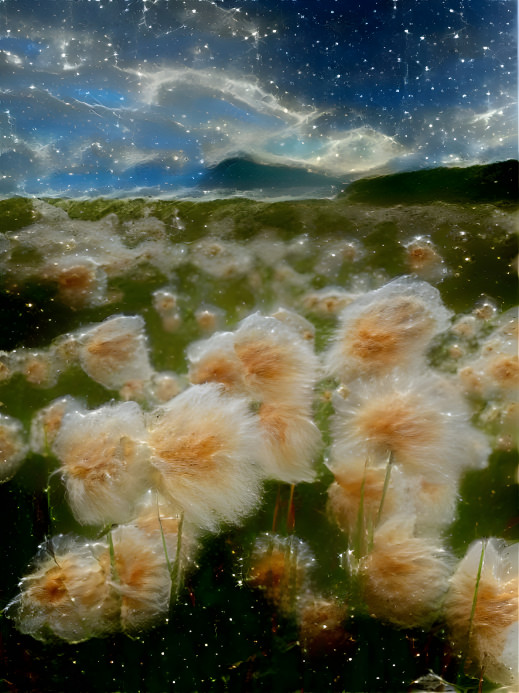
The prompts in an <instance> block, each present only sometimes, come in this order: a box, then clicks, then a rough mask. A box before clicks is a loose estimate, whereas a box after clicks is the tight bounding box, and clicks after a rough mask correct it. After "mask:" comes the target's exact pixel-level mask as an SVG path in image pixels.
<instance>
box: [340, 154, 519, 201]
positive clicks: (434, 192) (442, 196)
mask: <svg viewBox="0 0 519 693" xmlns="http://www.w3.org/2000/svg"><path fill="white" fill-rule="evenodd" d="M340 197H342V198H346V199H347V200H348V201H349V202H369V203H372V204H380V205H388V204H390V205H395V204H416V203H427V202H433V201H437V200H442V201H444V202H459V203H464V202H465V203H469V202H473V203H491V204H519V162H518V161H517V160H515V159H511V160H509V161H503V162H500V163H496V164H488V165H486V166H469V167H467V168H443V167H440V168H433V169H427V170H424V171H409V172H405V173H394V174H391V175H384V176H375V177H371V178H360V179H358V180H356V181H354V182H353V183H350V185H348V187H347V188H346V189H345V190H344V192H342V193H341V195H340Z"/></svg>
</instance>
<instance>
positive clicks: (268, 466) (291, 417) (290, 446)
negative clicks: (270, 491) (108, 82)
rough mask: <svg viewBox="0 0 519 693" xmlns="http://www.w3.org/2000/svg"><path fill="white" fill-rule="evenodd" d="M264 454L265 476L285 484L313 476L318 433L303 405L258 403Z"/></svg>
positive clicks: (318, 443)
mask: <svg viewBox="0 0 519 693" xmlns="http://www.w3.org/2000/svg"><path fill="white" fill-rule="evenodd" d="M258 417H259V423H260V428H261V431H262V433H263V439H264V442H265V449H266V454H265V457H264V469H265V476H266V477H267V478H269V479H279V480H280V481H286V482H287V483H289V484H297V483H299V482H300V481H313V480H314V479H315V468H314V465H315V461H316V456H317V453H318V451H319V447H320V445H321V433H320V431H319V429H318V428H317V426H316V425H315V423H314V422H313V421H312V418H311V416H310V414H309V413H308V412H307V411H305V409H304V408H301V407H296V406H292V405H286V404H266V403H264V404H262V405H261V406H260V408H259V409H258Z"/></svg>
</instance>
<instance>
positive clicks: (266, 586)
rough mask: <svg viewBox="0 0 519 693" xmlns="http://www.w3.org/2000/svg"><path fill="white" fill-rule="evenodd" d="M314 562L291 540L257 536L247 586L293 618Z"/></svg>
mask: <svg viewBox="0 0 519 693" xmlns="http://www.w3.org/2000/svg"><path fill="white" fill-rule="evenodd" d="M314 563H315V558H314V556H313V554H312V552H311V551H310V549H309V548H308V546H307V544H305V542H303V541H302V540H301V539H298V538H297V537H295V536H293V535H292V536H288V537H282V536H280V535H278V534H269V533H266V534H263V535H260V536H259V537H258V538H257V539H256V542H255V544H254V547H253V550H252V553H251V557H250V565H249V573H248V577H247V582H248V583H249V585H251V586H252V587H256V588H258V589H260V590H261V591H262V592H263V594H264V596H265V599H267V600H268V601H269V602H270V603H271V604H273V606H275V607H276V608H277V609H279V610H280V611H281V613H283V614H285V615H289V614H292V615H293V614H294V613H295V612H296V609H297V605H298V604H299V602H300V600H301V599H302V597H303V595H304V594H305V593H306V592H307V591H308V589H309V587H310V575H311V570H312V567H313V565H314Z"/></svg>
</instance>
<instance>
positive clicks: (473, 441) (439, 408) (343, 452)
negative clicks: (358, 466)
mask: <svg viewBox="0 0 519 693" xmlns="http://www.w3.org/2000/svg"><path fill="white" fill-rule="evenodd" d="M333 402H334V406H335V415H334V417H333V421H332V429H333V433H334V444H333V448H332V454H333V456H334V457H335V458H337V459H341V458H342V459H347V458H348V457H349V456H355V457H364V459H370V460H372V461H373V462H374V463H376V462H377V460H382V461H383V463H384V464H385V462H386V460H387V457H388V454H392V456H393V460H394V462H395V463H396V464H398V465H399V466H400V467H401V469H402V471H404V473H406V474H413V475H420V476H423V477H425V478H427V479H428V480H431V481H441V480H445V479H446V478H450V479H451V480H453V481H454V482H455V483H456V482H457V479H458V478H459V475H460V473H461V471H462V470H464V469H466V468H470V467H472V468H482V467H484V466H485V465H486V462H487V458H488V455H489V453H490V448H489V445H488V442H487V440H486V437H485V436H484V434H483V433H481V432H480V431H478V430H477V429H475V428H474V427H473V426H472V425H471V423H470V412H469V410H468V407H467V405H466V403H465V401H464V400H463V398H462V397H461V395H460V394H459V393H458V392H457V390H456V389H455V388H454V387H453V385H452V383H451V382H450V381H449V380H446V379H445V378H442V377H440V376H438V375H436V374H434V373H432V372H430V373H427V372H424V373H422V374H420V375H414V376H413V375H412V374H409V373H404V372H402V371H394V372H393V373H392V374H390V375H388V376H386V377H385V378H381V379H374V380H369V381H366V382H364V381H363V382H360V381H359V383H358V384H357V387H356V388H355V389H354V390H353V391H352V392H351V393H350V394H349V396H348V397H346V399H344V398H343V397H341V396H340V395H335V396H334V399H333Z"/></svg>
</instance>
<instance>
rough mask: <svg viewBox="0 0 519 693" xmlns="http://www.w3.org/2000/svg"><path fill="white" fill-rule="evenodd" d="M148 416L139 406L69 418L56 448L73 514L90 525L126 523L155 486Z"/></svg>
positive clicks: (108, 407)
mask: <svg viewBox="0 0 519 693" xmlns="http://www.w3.org/2000/svg"><path fill="white" fill-rule="evenodd" d="M145 438H146V430H145V428H144V422H143V415H142V412H141V410H140V407H139V405H138V404H136V403H135V402H122V403H119V404H114V405H106V406H103V407H101V408H99V409H96V410H95V411H90V412H86V413H82V412H78V411H73V412H69V413H67V414H65V416H64V418H63V422H62V425H61V428H60V430H59V432H58V435H57V436H56V440H55V442H54V451H55V453H56V456H57V457H58V459H59V460H60V462H61V471H62V474H63V478H64V480H65V484H66V488H67V495H68V499H69V502H70V506H71V508H72V512H73V513H74V515H75V517H76V518H77V519H78V521H79V522H81V523H84V524H100V525H104V524H109V523H110V524H111V523H114V522H115V523H119V522H125V521H126V520H128V519H130V518H131V516H132V513H133V506H134V504H135V502H136V501H137V499H138V498H139V496H140V495H141V494H143V493H144V492H145V491H146V489H147V488H148V487H149V485H150V478H149V471H150V469H149V466H148V459H149V450H148V448H147V446H146V445H145V443H144V442H143V441H144V440H145Z"/></svg>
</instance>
